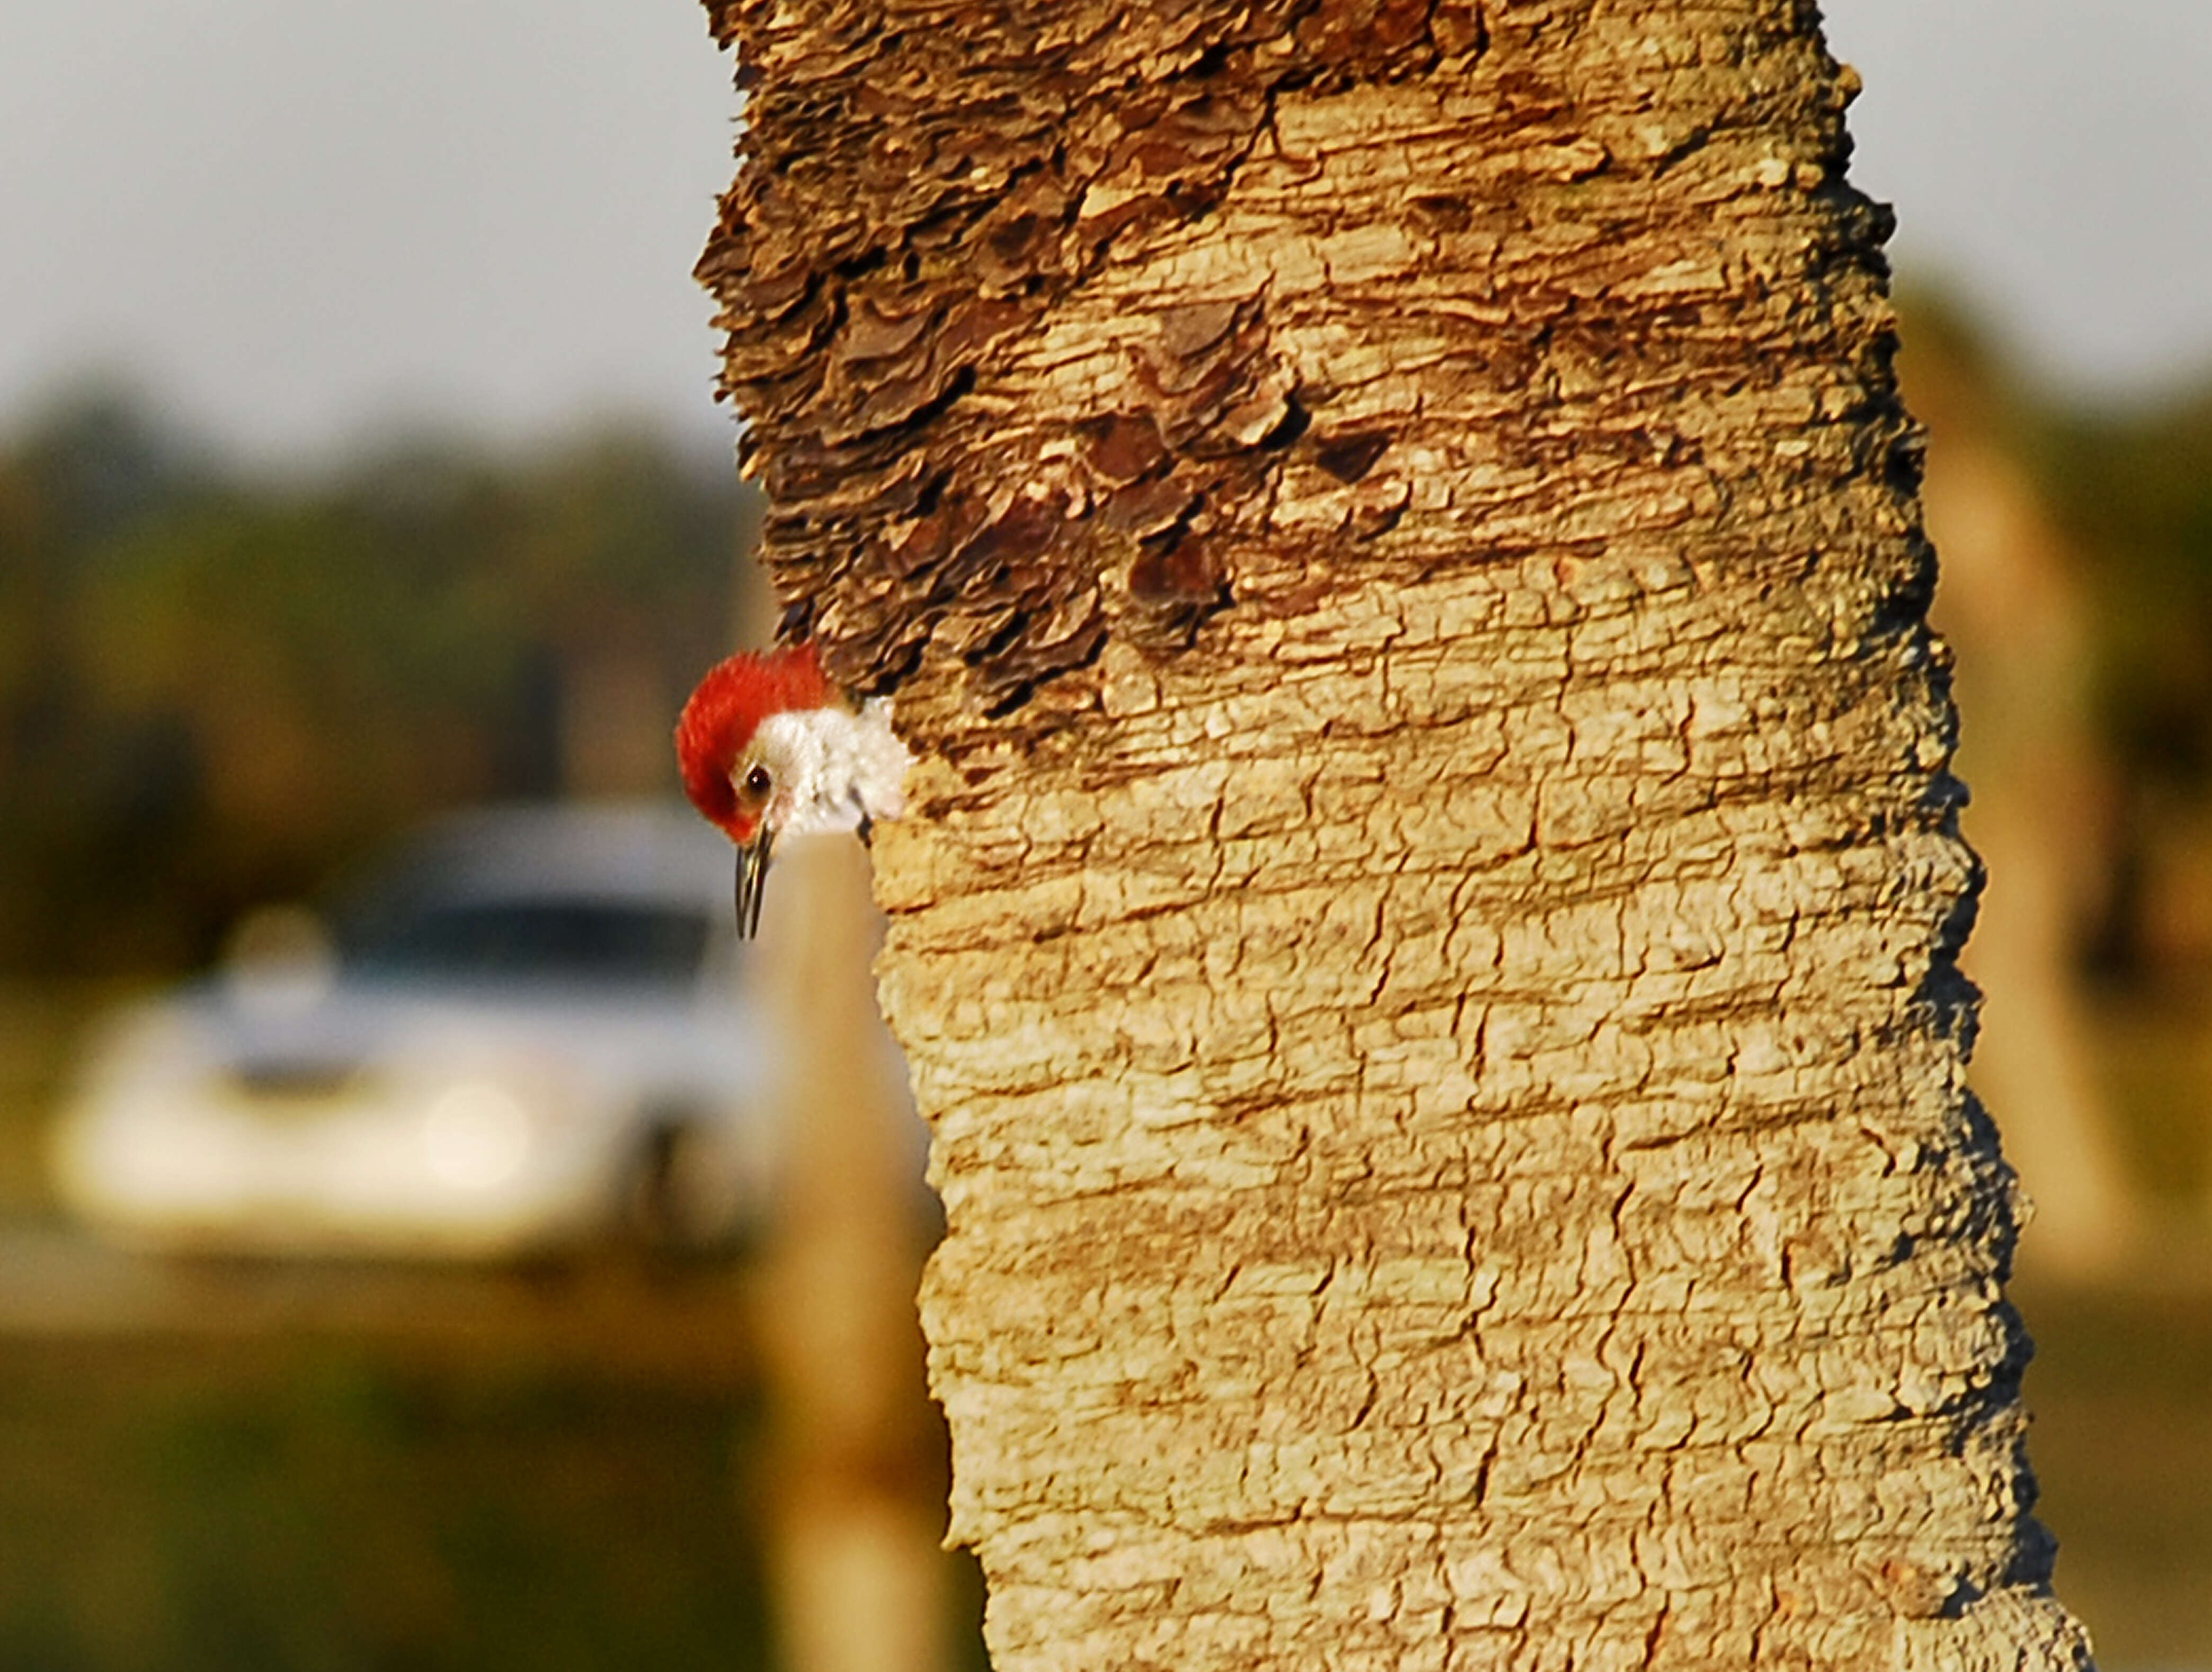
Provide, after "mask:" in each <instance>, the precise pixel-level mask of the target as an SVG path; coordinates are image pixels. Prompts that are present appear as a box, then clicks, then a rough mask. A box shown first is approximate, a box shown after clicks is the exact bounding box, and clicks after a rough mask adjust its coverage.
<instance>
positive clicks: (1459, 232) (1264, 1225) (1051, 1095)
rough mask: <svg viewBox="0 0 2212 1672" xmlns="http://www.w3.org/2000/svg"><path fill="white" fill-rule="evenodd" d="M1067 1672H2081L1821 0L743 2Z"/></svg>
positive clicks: (1938, 678) (923, 1011)
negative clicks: (1979, 1055)
mask: <svg viewBox="0 0 2212 1672" xmlns="http://www.w3.org/2000/svg"><path fill="white" fill-rule="evenodd" d="M716 17H717V26H718V28H719V30H720V33H721V34H722V36H723V38H724V39H725V40H738V42H739V43H740V44H741V46H742V50H743V53H744V64H745V67H746V70H745V73H746V76H748V77H749V78H750V80H751V82H752V83H753V85H754V88H755V92H754V96H753V102H752V104H751V106H750V112H749V130H748V133H747V136H746V138H745V140H744V150H745V153H746V161H745V165H744V168H743V169H742V170H741V172H740V173H739V176H738V182H737V184H736V185H735V186H734V187H733V188H732V192H731V194H730V196H729V198H727V199H726V202H725V204H724V216H723V222H722V225H721V227H720V230H719V232H718V234H717V235H716V237H715V239H714V241H713V242H712V243H711V244H710V245H709V247H708V252H707V254H706V256H705V257H704V258H702V268H701V271H702V277H705V279H706V280H707V281H708V283H710V284H711V285H712V286H713V287H714V289H715V290H716V292H717V294H718V295H719V296H720V298H721V300H722V302H723V304H724V313H723V314H722V316H721V320H720V323H721V324H722V325H723V326H724V327H725V328H726V330H727V331H729V333H730V336H729V340H728V346H727V357H726V386H727V388H728V390H729V391H730V392H731V393H732V396H733V397H734V398H735V399H736V400H737V402H738V404H739V406H740V407H741V409H742V410H744V413H745V414H746V416H747V417H748V419H749V421H750V425H751V429H750V434H749V436H748V442H747V446H748V448H749V450H750V460H751V463H752V465H753V466H754V468H756V469H757V471H759V473H760V474H761V476H762V477H763V482H764V484H765V485H766V486H767V488H768V489H769V496H770V499H771V502H772V504H773V509H772V511H771V513H770V517H769V529H768V538H767V546H766V554H767V556H768V558H769V562H770V565H771V568H772V569H773V571H774V573H775V578H776V581H777V584H778V588H779V591H780V593H781V595H782V596H783V598H784V599H786V601H787V605H789V606H790V607H789V609H788V611H787V625H788V627H789V628H790V629H792V630H793V631H810V632H811V633H812V634H813V635H815V636H816V637H817V639H818V640H819V641H820V642H821V644H822V646H823V655H824V659H825V663H826V665H827V666H829V668H830V669H831V671H832V672H833V673H835V674H836V675H837V676H838V677H840V678H842V679H844V680H845V681H846V682H847V683H848V684H851V685H853V686H854V687H855V688H857V689H864V690H892V691H895V692H896V697H897V702H898V714H899V717H900V725H901V729H902V732H903V733H905V734H906V735H907V736H908V739H909V740H910V741H911V742H912V743H913V744H914V745H915V747H916V749H917V750H918V751H919V752H920V753H921V757H922V760H921V764H920V766H919V767H918V768H917V769H916V771H915V774H914V776H913V780H912V782H911V785H910V788H911V789H912V790H913V791H914V792H915V806H914V810H913V812H912V815H911V816H910V817H908V818H906V819H905V820H902V821H901V822H899V823H897V824H894V825H890V826H888V827H886V828H885V829H884V830H883V832H882V833H881V835H880V836H878V841H877V846H876V855H877V889H878V897H879V899H880V900H881V901H882V902H883V903H884V905H885V906H886V908H887V909H889V911H890V914H891V927H890V939H889V944H888V948H887V951H886V952H885V954H884V958H883V959H882V960H881V962H880V964H879V965H878V970H879V975H880V978H881V983H882V992H883V995H884V1000H885V1003H886V1006H887V1009H888V1011H889V1013H890V1018H891V1020H892V1022H893V1024H894V1027H895V1029H896V1031H897V1032H898V1034H899V1036H900V1037H901V1039H902V1043H904V1045H905V1047H906V1049H907V1050H908V1055H909V1059H910V1061H911V1064H912V1069H913V1073H914V1076H915V1085H916V1088H917V1092H918V1096H919V1098H920V1101H921V1106H922V1108H923V1110H924V1112H925V1113H926V1114H927V1116H929V1118H930V1120H931V1122H932V1123H933V1128H934V1134H935V1150H934V1155H933V1173H934V1176H935V1179H936V1181H937V1183H938V1184H939V1189H941V1191H942V1192H943V1194H944V1196H945V1204H946V1208H947V1213H948V1216H949V1220H950V1226H951V1229H950V1232H949V1234H948V1237H947V1238H946V1240H945V1243H944V1245H943V1246H942V1248H941V1249H940V1250H939V1253H938V1255H937V1256H936V1258H935V1260H934V1262H933V1265H932V1268H931V1270H930V1274H929V1276H928V1279H927V1282H926V1285H925V1290H924V1297H923V1304H924V1312H925V1321H926V1322H927V1328H928V1332H929V1335H930V1340H931V1343H932V1370H933V1383H934V1386H935V1388H936V1389H937V1392H938V1394H939V1397H940V1398H941V1399H942V1401H944V1403H945V1408H946V1411H947V1414H948V1415H949V1417H950V1419H951V1426H952V1432H953V1437H954V1473H955V1484H954V1489H953V1517H954V1519H953V1533H954V1536H955V1537H956V1538H957V1539H959V1540H962V1541H966V1542H968V1543H969V1544H972V1545H973V1546H974V1547H975V1549H976V1550H977V1552H978V1553H979V1554H980V1556H981V1560H982V1563H983V1566H984V1570H985V1573H986V1576H987V1581H988V1584H989V1586H990V1602H989V1608H988V1615H987V1634H988V1637H989V1640H990V1645H991V1648H992V1652H993V1656H994V1663H995V1664H996V1665H997V1666H998V1667H999V1668H1000V1672H1019V1669H1042V1668H1066V1669H1085V1672H1096V1669H1109V1668H1140V1667H1141V1668H1149V1667H1167V1666H1173V1667H1176V1668H1178V1669H1199V1668H1208V1667H1225V1668H1226V1667H1237V1668H1252V1667H1270V1668H1274V1667H1283V1668H1288V1667H1320V1666H1324V1665H1326V1666H1329V1667H1333V1668H1342V1667H1369V1666H1372V1667H1383V1666H1388V1667H1416V1666H1437V1667H1442V1666H1454V1667H1469V1666H1491V1665H1496V1666H1513V1667H1530V1668H1534V1667H1565V1666H1570V1665H1572V1666H1577V1667H1592V1666H1607V1667H1610V1666H1623V1667H1625V1666H1662V1667H1663V1666H1706V1665H1717V1664H1731V1665H1733V1664H1741V1663H1759V1664H1795V1665H1814V1666H1823V1667H1828V1666H1833V1667H1846V1666H1848V1667H1853V1668H1857V1667H1863V1666H1866V1665H1903V1666H1911V1667H1936V1666H1942V1667H1976V1668H1979V1667H1997V1666H2004V1667H2013V1666H2018V1665H2028V1664H2033V1665H2053V1666H2073V1665H2078V1664H2083V1663H2086V1660H2087V1648H2086V1645H2085V1643H2084V1640H2083V1639H2082V1638H2081V1633H2080V1632H2079V1629H2078V1628H2077V1627H2076V1626H2075V1625H2074V1624H2073V1623H2072V1622H2071V1621H2070V1620H2069V1619H2068V1618H2067V1616H2066V1615H2065V1614H2064V1613H2063V1610H2062V1609H2061V1608H2059V1607H2058V1606H2057V1604H2056V1602H2053V1601H2052V1600H2051V1596H2050V1594H2049V1590H2048V1585H2047V1578H2048V1574H2049V1568H2050V1560H2051V1552H2050V1546H2049V1541H2048V1540H2047V1539H2046V1538H2045V1536H2044V1535H2043V1534H2042V1533H2041V1531H2040V1530H2039V1529H2038V1528H2037V1527H2036V1525H2035V1523H2034V1522H2033V1520H2032V1518H2031V1517H2030V1514H2029V1511H2030V1508H2031V1499H2032V1497H2033V1486H2032V1480H2031V1477H2030V1475H2029V1474H2028V1471H2027V1464H2026V1460H2025V1456H2024V1451H2023V1444H2022V1441H2023V1426H2022V1419H2021V1414H2020V1409H2019V1406H2018V1402H2017V1389H2018V1379H2019V1375H2020V1371H2021V1365H2022V1363H2023V1361H2024V1359H2025V1357H2026V1351H2027V1348H2026V1342H2025V1340H2024V1337H2023V1335H2022V1334H2021V1330H2020V1329H2019V1328H2018V1325H2017V1322H2016V1321H2015V1318H2014V1316H2013V1315H2012V1313H2011V1312H2010V1310H2008V1307H2007V1306H2006V1304H2005V1303H2004V1301H2003V1299H2002V1294H2001V1291H2000V1285H2001V1282H2002V1277H2003V1274H2004V1272H2005V1269H2006V1267H2007V1264H2008V1260H2009V1256H2010V1252H2011V1248H2012V1241H2013V1234H2014V1214H2013V1207H2012V1183H2011V1177H2010V1175H2009V1173H2008V1171H2007V1170H2006V1168H2005V1166H2004V1164H2003V1162H2002V1159H2001V1158H2000V1157H1999V1155H1998V1153H1997V1150H1996V1141H1995V1139H1994V1136H1993V1134H1992V1132H1991V1129H1990V1124H1989V1122H1988V1121H1987V1120H1986V1119H1985V1118H1984V1116H1983V1115H1982V1113H1981V1111H1980V1110H1979V1109H1978V1107H1977V1106H1976V1105H1975V1104H1973V1103H1972V1100H1971V1098H1970V1097H1968V1096H1967V1094H1966V1091H1965V1089H1964V1085H1963V1080H1962V1072H1963V1065H1964V1059H1965V1055H1966V1048H1967V1043H1968V1038H1969V1035H1970V1033H1971V1029H1972V1016H1973V994H1972V989H1971V988H1970V987H1968V986H1967V985H1966V982H1964V980H1963V979H1962V978H1961V977H1960V976H1959V974H1958V971H1957V967H1956V961H1957V956H1958V952H1959V948H1960V943H1961V941H1962V940H1963V939H1964V937H1965V934H1966V927H1967V924H1968V922H1969V921H1970V918H1971V915H1972V897H1973V894H1974V891H1975V886H1976V882H1977V878H1976V868H1975V863H1974V860H1973V858H1972V854H1970V853H1969V852H1968V851H1967V850H1966V848H1965V847H1964V846H1963V845H1962V843H1961V842H1960V840H1959V837H1958V835H1957V833H1956V827H1955V812H1956V806H1957V804H1958V801H1959V799H1960V790H1959V786H1958V785H1957V783H1956V781H1954V779H1953V778H1952V777H1951V776H1950V775H1949V773H1948V759H1949V755H1950V750H1951V744H1952V729H1953V718H1952V711H1951V708H1950V703H1949V700H1948V692H1947V689H1946V676H1945V658H1944V654H1943V653H1942V649H1941V648H1940V646H1939V645H1937V644H1936V641H1934V640H1933V639H1932V638H1931V637H1930V635H1929V632H1928V630H1927V629H1926V626H1925V621H1924V611H1925V607H1926V603H1927V599H1928V593H1929V587H1930V584H1931V581H1932V575H1933V563H1932V557H1931V555H1930V553H1929V550H1928V547H1927V544H1926V542H1925V540H1924V538H1923V536H1922V533H1921V531H1920V526H1919V521H1918V514H1917V506H1916V502H1915V497H1914V496H1915V489H1916V486H1917V468H1918V466H1917V439H1916V435H1915V432H1914V431H1913V429H1912V427H1911V423H1910V422H1909V420H1908V419H1907V418H1906V417H1905V414H1904V412H1903V410H1902V409H1901V408H1900V406H1899V403H1898V401H1897V399H1896V396H1895V392H1894V387H1893V381H1892V379H1891V374H1890V368H1889V359H1890V353H1891V348H1892V325H1891V316H1890V313H1889V309H1888V306H1887V301H1886V298H1885V294H1884V287H1885V278H1884V273H1883V270H1882V268H1881V260H1880V257H1879V254H1878V252H1877V247H1878V243H1879V240H1880V238H1881V235H1882V234H1883V231H1884V230H1885V228H1884V225H1883V220H1884V217H1883V216H1881V214H1880V213H1879V212H1878V211H1876V210H1874V209H1873V208H1872V207H1871V206H1870V205H1869V204H1866V203H1865V202H1864V200H1863V199H1862V198H1858V197H1857V195H1856V194H1855V193H1854V192H1852V191H1851V190H1850V188H1849V187H1848V185H1846V184H1845V183H1844V179H1843V166H1844V151H1845V142H1844V137H1843V131H1842V119H1841V112H1842V108H1843V106H1844V102H1845V100H1847V98H1848V96H1849V91H1850V81H1849V77H1848V72H1839V71H1838V69H1837V67H1836V66H1835V65H1834V64H1832V62H1831V61H1830V59H1829V58H1827V56H1826V53H1825V52H1824V50H1823V49H1822V46H1821V45H1820V37H1819V33H1818V27H1817V20H1816V17H1815V15H1814V11H1813V9H1812V8H1811V6H1810V5H1808V4H1802V3H1790V0H1686V3H1679V4H1674V5H1668V6H1663V7H1662V6H1658V5H1656V4H1650V3H1643V4H1638V3H1633V0H1619V3H1602V0H1525V3H1511V4H1499V3H1489V0H1486V3H1480V4H1468V3H1459V4H1455V3H1451V0H1434V3H1429V0H1421V3H1411V0H1382V3H1370V4H1364V5H1348V4H1340V3H1332V0H1274V3H1268V0H1199V3H1192V4H1184V5H1177V6H1174V7H1159V8H1157V9H1152V8H1144V9H1127V8H1123V7H1119V6H1112V5H1106V4H1103V3H1097V0H1059V3H1055V4H1052V5H1042V4H1038V5H1021V4H1015V3H1003V4H998V5H988V4H981V3H942V4H933V5H923V4H905V3H889V4H885V3H861V0H780V3H776V4H774V5H771V4H769V3H766V0H726V3H724V4H722V5H721V7H720V9H719V11H718V12H717V14H716Z"/></svg>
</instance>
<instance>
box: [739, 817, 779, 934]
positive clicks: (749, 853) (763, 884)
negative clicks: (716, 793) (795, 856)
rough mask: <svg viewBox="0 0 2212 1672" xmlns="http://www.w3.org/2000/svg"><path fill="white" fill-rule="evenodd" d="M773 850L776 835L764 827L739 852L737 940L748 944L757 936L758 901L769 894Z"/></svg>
mask: <svg viewBox="0 0 2212 1672" xmlns="http://www.w3.org/2000/svg"><path fill="white" fill-rule="evenodd" d="M773 847H775V831H774V830H770V829H769V827H768V826H767V825H766V824H763V825H762V826H761V827H760V834H759V835H758V836H755V837H754V838H753V839H752V841H751V842H750V843H749V844H747V845H746V846H744V847H742V848H738V939H740V940H750V939H752V938H753V937H754V936H755V935H757V934H758V933H760V915H761V901H762V899H763V897H765V896H766V895H767V893H768V855H769V849H770V848H773Z"/></svg>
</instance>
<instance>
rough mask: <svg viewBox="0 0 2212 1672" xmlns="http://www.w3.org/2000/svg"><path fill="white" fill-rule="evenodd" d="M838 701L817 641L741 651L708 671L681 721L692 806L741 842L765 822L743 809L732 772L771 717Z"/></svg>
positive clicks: (681, 752)
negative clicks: (820, 655) (763, 723)
mask: <svg viewBox="0 0 2212 1672" xmlns="http://www.w3.org/2000/svg"><path fill="white" fill-rule="evenodd" d="M835 701H836V691H835V690H832V688H831V686H830V684H829V681H828V680H827V679H825V678H823V677H822V663H821V659H820V658H819V657H818V656H817V655H816V654H815V650H814V645H813V643H812V641H808V642H807V643H805V644H793V645H785V646H782V647H780V648H777V649H774V650H760V651H740V652H738V654H736V655H734V656H732V657H728V658H726V660H722V661H720V662H717V663H716V664H715V665H714V666H713V667H711V668H709V669H708V671H707V677H706V678H703V679H702V680H701V681H700V682H699V688H698V689H697V690H695V691H693V692H692V693H691V700H690V702H686V703H685V704H684V714H683V716H682V718H680V719H679V720H678V721H677V722H676V758H677V761H678V763H679V764H680V765H681V766H682V768H683V770H684V793H685V794H686V795H688V796H690V798H691V805H692V806H695V807H696V808H698V809H699V811H700V812H702V813H703V814H705V815H706V816H707V818H708V819H710V820H712V821H713V822H714V824H718V825H720V827H721V828H722V829H723V830H725V831H726V832H727V833H728V835H729V836H730V838H731V840H732V841H733V842H738V843H740V844H743V843H745V842H750V841H751V840H752V839H753V836H754V835H755V831H756V827H757V825H758V824H759V822H760V821H759V819H758V818H757V817H756V816H752V815H749V814H746V813H744V812H741V811H739V809H738V798H737V791H736V788H735V787H734V786H733V785H732V783H731V782H730V773H731V770H732V768H734V767H735V766H736V765H737V763H738V757H739V756H740V755H742V754H743V753H744V749H745V745H747V744H749V743H750V742H751V741H752V737H753V733H754V732H755V731H756V730H757V728H758V727H759V726H760V723H761V721H762V720H765V719H767V718H768V717H769V715H770V714H784V713H787V712H789V711H791V710H793V709H799V708H826V707H827V706H829V704H830V703H831V702H835Z"/></svg>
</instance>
